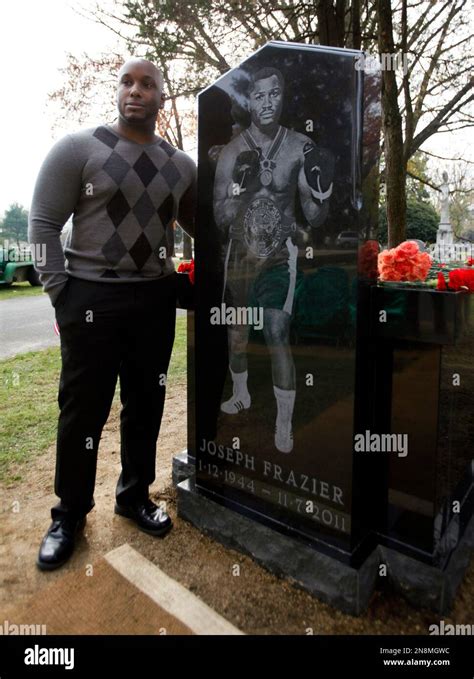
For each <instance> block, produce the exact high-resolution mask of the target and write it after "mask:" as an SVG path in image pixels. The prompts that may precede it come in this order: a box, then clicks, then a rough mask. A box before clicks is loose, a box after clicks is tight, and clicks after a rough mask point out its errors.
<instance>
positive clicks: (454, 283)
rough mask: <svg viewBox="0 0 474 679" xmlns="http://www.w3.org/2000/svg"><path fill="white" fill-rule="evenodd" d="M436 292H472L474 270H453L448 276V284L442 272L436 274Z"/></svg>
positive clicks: (473, 287) (473, 288) (473, 289)
mask: <svg viewBox="0 0 474 679" xmlns="http://www.w3.org/2000/svg"><path fill="white" fill-rule="evenodd" d="M468 265H469V266H472V265H471V264H469V260H468ZM436 289H437V290H454V291H456V290H466V291H467V292H474V269H453V270H452V271H450V272H449V274H448V282H447V283H446V278H445V277H444V274H443V272H442V271H439V272H438V285H437V286H436Z"/></svg>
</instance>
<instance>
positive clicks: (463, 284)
mask: <svg viewBox="0 0 474 679" xmlns="http://www.w3.org/2000/svg"><path fill="white" fill-rule="evenodd" d="M449 288H450V290H468V291H469V292H474V270H473V269H454V270H453V271H450V272H449Z"/></svg>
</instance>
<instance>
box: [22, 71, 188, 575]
mask: <svg viewBox="0 0 474 679" xmlns="http://www.w3.org/2000/svg"><path fill="white" fill-rule="evenodd" d="M163 100H164V96H163V77H162V75H161V73H160V71H159V70H158V69H157V68H156V67H155V66H154V65H153V64H152V63H150V62H149V61H147V60H145V59H137V58H133V59H130V60H129V61H127V62H126V63H125V64H124V65H123V66H122V68H121V69H120V71H119V74H118V89H117V107H118V119H117V121H116V122H115V123H113V124H110V125H109V124H104V125H100V126H99V127H94V128H91V129H87V130H83V131H80V132H77V133H75V134H70V135H67V136H66V137H64V138H63V139H61V140H60V141H59V142H58V143H57V144H55V146H54V147H53V149H52V150H51V151H50V153H49V155H48V156H47V158H46V160H45V161H44V163H43V165H42V167H41V170H40V173H39V176H38V179H37V183H36V187H35V191H34V196H33V201H32V206H31V211H30V221H29V241H30V243H32V244H38V243H41V244H44V245H45V247H46V263H45V264H44V265H43V266H41V267H39V266H38V267H37V270H38V271H39V273H40V277H41V282H42V283H43V285H44V290H45V291H46V292H47V293H48V294H49V295H50V299H51V302H52V304H53V306H54V308H55V313H56V319H57V323H58V326H59V329H60V338H61V358H62V370H61V377H60V383H59V394H58V403H59V407H60V415H59V422H58V432H57V455H56V476H55V492H56V494H57V495H58V497H59V498H60V501H59V503H58V504H57V505H56V506H55V507H53V508H52V510H51V516H52V519H53V521H52V524H51V526H50V528H49V530H48V531H47V533H46V535H45V537H44V539H43V542H42V544H41V547H40V551H39V555H38V559H37V565H38V567H39V568H40V569H42V570H51V569H54V568H58V567H59V566H61V565H62V564H63V563H65V562H66V561H67V560H68V559H69V557H70V556H71V554H72V552H73V550H74V543H75V537H76V534H77V532H78V530H80V529H81V528H82V527H83V526H84V524H85V517H86V514H87V513H88V512H90V511H91V509H92V508H93V506H94V498H93V493H94V486H95V476H96V465H97V452H98V446H99V441H100V437H101V433H102V429H103V427H104V425H105V423H106V421H107V418H108V415H109V412H110V407H111V404H112V400H113V396H114V392H115V387H116V383H117V378H120V399H121V402H122V410H121V414H120V435H121V463H122V472H121V475H120V478H119V480H118V483H117V488H116V505H115V512H116V513H117V514H120V515H121V516H125V517H127V518H129V519H132V520H133V521H134V522H135V523H136V524H137V525H138V527H139V528H140V529H141V530H144V531H145V532H147V533H150V534H151V535H156V536H158V535H163V534H164V533H165V532H167V531H168V530H169V529H170V528H171V519H170V517H169V516H168V515H167V514H166V513H165V511H163V510H162V509H161V508H159V507H157V506H156V505H155V504H154V503H152V502H151V500H150V499H149V486H150V484H151V483H152V482H153V481H154V478H155V458H156V442H157V438H158V433H159V429H160V423H161V417H162V413H163V406H164V399H165V384H166V373H167V370H168V364H169V360H170V356H171V350H172V346H173V341H174V330H175V317H176V288H175V285H176V278H175V273H174V265H173V261H172V258H171V256H172V252H173V222H174V220H175V219H177V220H178V221H179V223H180V225H181V226H182V227H184V228H185V229H186V231H187V232H188V233H189V234H190V235H193V224H194V203H195V190H196V171H195V165H194V163H193V161H192V160H191V159H190V158H189V157H188V156H187V155H185V154H184V153H183V152H181V151H178V150H176V149H174V148H173V147H172V146H171V145H170V144H168V143H167V142H166V141H165V140H163V139H161V138H160V137H158V136H157V135H156V134H155V125H156V118H157V114H158V111H159V109H160V108H161V107H162V106H163ZM71 214H72V215H73V224H72V229H71V231H70V234H69V236H68V238H67V241H66V244H65V249H64V252H63V249H62V246H61V242H60V233H61V230H62V228H63V225H64V224H65V222H66V221H67V219H68V218H69V217H70V215H71ZM65 259H66V260H67V265H66V261H65Z"/></svg>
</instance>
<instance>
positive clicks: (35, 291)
mask: <svg viewBox="0 0 474 679" xmlns="http://www.w3.org/2000/svg"><path fill="white" fill-rule="evenodd" d="M42 294H45V293H43V288H42V287H41V285H30V284H29V283H27V282H25V283H12V284H11V285H0V302H1V301H2V300H3V299H12V298H15V297H31V296H32V295H35V296H36V295H42Z"/></svg>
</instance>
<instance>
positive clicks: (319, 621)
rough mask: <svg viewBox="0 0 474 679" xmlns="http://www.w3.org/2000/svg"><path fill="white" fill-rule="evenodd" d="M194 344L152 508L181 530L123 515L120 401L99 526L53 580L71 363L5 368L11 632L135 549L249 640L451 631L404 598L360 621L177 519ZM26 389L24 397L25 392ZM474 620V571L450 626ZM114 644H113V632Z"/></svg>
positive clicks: (111, 423)
mask: <svg viewBox="0 0 474 679" xmlns="http://www.w3.org/2000/svg"><path fill="white" fill-rule="evenodd" d="M185 344H186V342H185V318H180V319H178V321H177V340H176V344H175V349H174V354H173V362H172V367H171V369H170V376H169V380H168V388H167V397H166V405H165V413H164V417H163V421H162V427H161V432H160V438H159V442H158V447H157V464H156V480H155V482H154V484H153V486H152V487H151V497H152V499H153V500H154V501H155V502H160V501H165V502H166V506H167V510H168V512H169V513H170V515H171V517H172V520H173V523H174V528H173V530H172V531H171V532H170V533H169V534H168V535H167V536H166V537H165V538H164V539H162V540H157V539H156V538H153V537H151V536H148V535H145V534H144V533H141V532H140V531H139V530H137V529H136V528H135V527H134V525H133V524H132V523H131V522H129V521H127V520H126V519H123V518H122V517H120V516H117V515H115V514H114V513H113V507H114V499H115V485H116V482H117V479H118V476H119V473H120V435H119V432H120V419H119V412H120V401H119V399H118V398H117V396H118V395H116V398H115V400H114V403H113V405H112V409H111V413H110V416H109V420H108V422H107V424H106V426H105V428H104V432H103V435H102V439H101V443H100V450H99V460H98V468H97V482H96V490H95V495H94V498H95V502H96V506H95V508H94V509H93V511H92V512H91V513H90V514H89V515H88V517H87V525H86V528H85V532H84V535H83V536H82V537H81V538H80V540H79V542H78V545H77V549H76V552H75V554H74V556H73V558H72V559H71V561H70V562H68V564H66V566H64V567H63V568H62V569H60V570H58V571H54V572H52V573H40V572H39V571H38V570H37V568H36V566H35V559H36V555H37V551H38V547H39V544H40V541H41V539H42V537H43V535H44V532H45V530H46V528H47V526H48V525H49V523H50V513H49V512H50V507H51V506H52V505H53V504H55V503H56V501H57V500H56V496H55V495H54V490H53V480H54V455H55V446H54V436H55V427H56V417H57V403H56V400H55V399H56V393H57V380H58V378H59V368H60V363H59V353H58V351H57V350H48V351H45V352H36V353H33V354H27V355H24V356H22V357H18V358H16V359H9V360H8V361H4V362H3V363H2V364H1V370H2V377H1V384H2V390H3V392H2V397H3V398H2V405H3V406H5V405H6V416H7V419H6V423H5V420H4V422H3V427H4V431H3V436H4V438H5V434H6V435H7V438H6V441H7V443H8V446H5V445H2V449H3V450H5V449H6V450H9V451H10V455H9V457H8V459H7V460H6V462H7V465H6V467H5V472H6V473H5V475H4V478H3V481H0V488H1V496H2V503H1V517H0V543H2V547H3V549H2V559H1V565H2V582H3V585H2V587H1V588H0V620H10V621H13V620H14V619H13V617H11V613H9V610H10V611H11V610H12V609H13V608H14V606H16V605H18V604H19V603H20V602H22V601H25V600H27V599H28V598H29V597H30V596H32V595H33V594H37V593H39V592H41V591H42V590H43V589H44V588H45V587H48V586H50V585H51V582H52V581H54V582H55V581H56V579H61V578H62V577H63V575H67V574H68V573H71V571H74V572H75V574H76V575H77V577H78V578H79V577H83V576H84V573H85V572H86V567H87V566H88V565H89V564H91V563H94V562H95V561H96V560H97V559H99V558H100V557H102V556H104V555H105V554H107V553H108V552H109V551H110V550H112V549H115V548H117V547H120V546H121V545H124V544H129V545H130V546H131V547H133V548H134V549H136V550H137V551H138V552H140V553H141V554H143V555H144V556H145V557H146V558H147V559H149V560H150V561H152V562H153V563H155V564H156V565H157V566H159V567H160V568H161V569H162V570H163V571H164V572H165V573H166V574H168V575H169V576H170V577H172V578H174V579H176V580H177V581H178V582H180V583H181V584H182V585H184V586H185V587H186V588H188V589H189V590H191V591H192V592H193V593H194V594H195V595H196V596H198V597H199V598H200V599H201V600H202V601H204V602H205V603H206V604H208V605H209V606H211V608H213V609H214V610H216V611H217V612H218V613H219V614H220V615H222V616H223V617H224V618H226V619H227V620H229V621H230V622H231V623H232V624H234V625H235V626H236V627H238V628H240V629H241V630H242V631H243V632H246V633H247V634H301V635H302V634H308V633H310V632H312V633H313V634H394V635H400V634H421V635H428V632H429V625H431V624H433V623H436V624H439V617H440V616H439V615H437V614H435V613H431V612H429V611H417V610H415V609H414V608H412V607H411V606H410V605H408V604H407V603H406V602H405V601H404V600H403V599H402V598H400V597H399V596H398V595H396V594H394V593H393V592H390V591H386V592H382V591H377V592H376V593H375V594H374V596H373V597H372V600H371V602H370V606H369V609H368V611H367V612H366V613H364V614H363V615H362V616H360V617H359V618H354V617H351V616H349V615H345V614H344V613H341V612H340V611H337V610H335V609H333V608H332V607H331V606H329V605H326V604H323V603H321V602H320V601H318V600H317V599H314V598H313V597H311V596H310V595H309V594H308V593H306V592H304V591H302V590H299V589H297V588H296V587H294V586H293V585H292V584H291V583H290V582H288V581H286V580H282V579H279V578H277V577H275V576H273V575H271V574H270V573H268V572H267V571H265V570H264V569H263V568H261V567H260V566H258V565H257V564H255V563H254V562H253V561H252V559H251V558H250V557H248V556H243V555H241V554H239V553H238V552H236V551H234V550H230V549H227V548H225V547H223V546H222V545H220V544H218V543H217V542H214V541H213V540H212V539H211V538H209V537H207V536H206V535H202V534H201V533H200V532H199V531H198V530H197V529H196V528H195V527H194V526H192V525H191V524H189V523H187V522H186V521H184V520H182V519H180V518H179V517H178V516H177V511H176V491H175V489H174V488H173V486H172V484H171V469H172V458H173V455H174V454H175V453H176V452H179V451H181V450H183V449H184V448H185V447H186V415H187V413H186V370H185V363H186V360H185ZM14 371H16V372H17V373H18V374H19V375H20V382H19V384H18V385H17V386H16V387H13V385H12V384H11V383H7V384H6V383H5V378H7V379H8V378H11V375H12V372H14ZM15 388H16V389H18V390H19V391H18V392H15V391H14V389H15ZM43 420H48V421H49V424H47V423H46V422H45V421H43ZM16 428H18V431H21V435H22V438H24V439H25V444H24V445H23V446H21V445H20V444H18V447H15V432H16ZM17 438H18V437H17ZM14 508H15V509H14ZM236 564H238V565H239V567H240V575H239V576H238V577H236V576H234V574H233V573H235V565H236ZM119 594H120V593H119V592H118V593H117V595H119ZM473 610H474V564H471V567H470V568H469V570H468V571H467V574H466V577H465V578H464V581H463V583H462V585H461V586H460V588H459V591H458V596H457V600H456V603H455V606H454V609H453V612H452V614H451V615H450V616H443V618H444V621H445V624H471V623H472V611H473ZM2 616H3V617H2ZM21 622H24V621H21ZM128 624H129V629H127V632H128V633H130V634H133V633H134V620H133V619H130V621H129V623H128ZM67 632H68V630H67V629H64V633H66V634H67ZM103 632H104V634H106V633H107V629H106V628H104V629H103Z"/></svg>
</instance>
